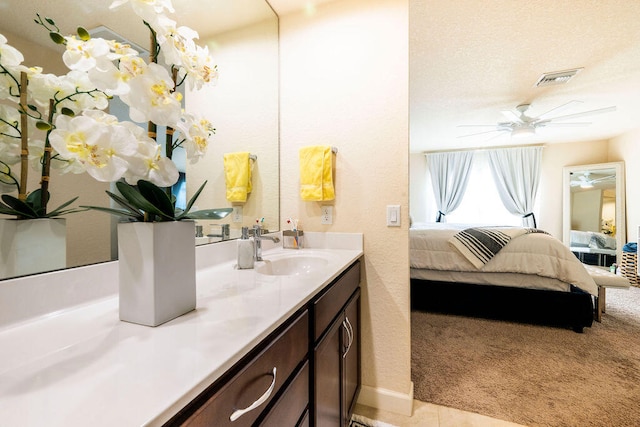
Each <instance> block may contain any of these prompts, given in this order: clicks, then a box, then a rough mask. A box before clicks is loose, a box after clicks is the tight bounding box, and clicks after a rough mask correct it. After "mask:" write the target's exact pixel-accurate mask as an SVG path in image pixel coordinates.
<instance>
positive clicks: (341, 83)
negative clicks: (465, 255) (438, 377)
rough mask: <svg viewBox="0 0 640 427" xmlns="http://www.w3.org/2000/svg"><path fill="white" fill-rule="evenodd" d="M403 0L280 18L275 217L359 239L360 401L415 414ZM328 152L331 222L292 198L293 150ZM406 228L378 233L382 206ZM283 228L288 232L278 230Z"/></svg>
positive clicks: (352, 0)
mask: <svg viewBox="0 0 640 427" xmlns="http://www.w3.org/2000/svg"><path fill="white" fill-rule="evenodd" d="M408 42H409V38H408V0H343V1H339V2H331V3H327V4H325V5H321V6H318V8H317V12H316V13H315V14H306V13H305V12H297V13H293V14H289V15H284V16H281V17H280V47H281V52H280V54H281V80H280V81H281V135H280V138H281V139H280V144H281V150H280V152H281V155H280V176H281V183H280V186H281V190H280V191H281V217H282V218H287V217H290V216H291V217H297V218H299V219H300V220H301V224H302V226H303V228H304V229H307V230H311V231H336V232H340V231H350V232H362V233H364V253H365V256H364V276H363V283H362V288H363V294H362V295H363V299H362V322H363V325H362V383H363V391H362V393H361V402H363V403H366V404H370V405H374V406H378V407H386V408H389V409H392V410H395V411H396V412H404V413H410V412H411V405H412V403H411V402H412V401H411V399H412V389H413V385H412V383H411V342H410V303H409V268H408V265H409V256H408V226H409V221H408V219H409V216H408V206H409V193H408V190H409V179H408V162H409V159H408V157H409V156H408V153H409V146H408V132H409V130H408V127H409V124H408V120H409V111H408V64H409V57H408V55H409V54H408ZM315 144H322V145H332V146H335V147H337V148H338V154H337V156H336V170H335V176H336V178H335V185H336V199H335V200H334V201H331V202H327V203H326V204H330V205H332V206H333V207H334V210H333V224H332V225H321V224H320V208H321V206H322V204H323V203H318V202H303V201H301V200H300V197H299V195H298V194H299V169H298V168H299V161H298V151H299V149H300V148H301V147H303V146H306V145H315ZM389 204H397V205H400V206H401V211H402V217H401V221H402V226H401V227H399V228H395V227H393V228H392V227H387V226H386V205H389ZM281 226H282V227H285V226H286V224H281Z"/></svg>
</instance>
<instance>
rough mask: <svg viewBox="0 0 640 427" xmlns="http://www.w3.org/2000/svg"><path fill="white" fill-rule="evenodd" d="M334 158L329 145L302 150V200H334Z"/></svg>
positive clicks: (313, 146)
mask: <svg viewBox="0 0 640 427" xmlns="http://www.w3.org/2000/svg"><path fill="white" fill-rule="evenodd" d="M332 161H333V157H332V152H331V147H330V146H328V145H312V146H309V147H303V148H301V149H300V198H302V200H305V201H323V200H333V199H334V198H335V190H334V188H333V165H332Z"/></svg>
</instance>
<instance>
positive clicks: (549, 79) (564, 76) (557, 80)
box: [535, 68, 582, 87]
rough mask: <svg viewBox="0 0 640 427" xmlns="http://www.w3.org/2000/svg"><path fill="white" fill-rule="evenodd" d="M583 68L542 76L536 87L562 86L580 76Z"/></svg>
mask: <svg viewBox="0 0 640 427" xmlns="http://www.w3.org/2000/svg"><path fill="white" fill-rule="evenodd" d="M581 70H582V68H575V69H573V70H564V71H555V72H553V73H545V74H543V75H541V76H540V78H539V79H538V81H537V82H536V84H535V86H536V87H542V86H551V85H561V84H564V83H566V82H568V81H569V80H571V78H572V77H573V76H575V75H576V74H578V73H579V72H580V71H581Z"/></svg>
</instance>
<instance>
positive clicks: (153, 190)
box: [138, 179, 175, 218]
mask: <svg viewBox="0 0 640 427" xmlns="http://www.w3.org/2000/svg"><path fill="white" fill-rule="evenodd" d="M138 191H140V194H142V197H144V198H145V199H147V200H148V201H149V202H151V203H152V204H153V205H154V206H155V207H156V208H157V209H158V210H160V211H161V212H162V213H163V214H164V216H166V217H170V218H174V216H175V212H174V209H173V206H174V205H173V203H171V199H170V198H169V196H168V195H167V193H166V191H165V190H163V189H162V188H160V187H158V186H157V185H155V184H154V183H152V182H149V181H145V180H143V179H141V180H140V181H138ZM156 215H158V214H156Z"/></svg>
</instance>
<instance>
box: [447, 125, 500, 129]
mask: <svg viewBox="0 0 640 427" xmlns="http://www.w3.org/2000/svg"><path fill="white" fill-rule="evenodd" d="M456 127H458V128H495V127H496V125H458V126H456Z"/></svg>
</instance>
